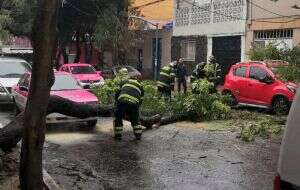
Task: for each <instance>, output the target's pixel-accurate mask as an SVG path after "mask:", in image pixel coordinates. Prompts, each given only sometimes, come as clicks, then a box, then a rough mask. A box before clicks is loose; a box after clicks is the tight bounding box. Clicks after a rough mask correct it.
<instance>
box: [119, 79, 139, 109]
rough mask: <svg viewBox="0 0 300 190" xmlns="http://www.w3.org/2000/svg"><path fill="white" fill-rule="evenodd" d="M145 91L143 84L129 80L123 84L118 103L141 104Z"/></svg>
mask: <svg viewBox="0 0 300 190" xmlns="http://www.w3.org/2000/svg"><path fill="white" fill-rule="evenodd" d="M143 96H144V90H143V87H142V84H141V83H140V82H139V81H137V80H133V79H129V80H127V81H125V82H124V83H122V85H121V90H120V94H119V97H118V101H120V102H129V103H133V104H140V103H141V100H142V97H143Z"/></svg>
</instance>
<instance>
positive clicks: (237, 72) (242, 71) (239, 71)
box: [234, 67, 247, 77]
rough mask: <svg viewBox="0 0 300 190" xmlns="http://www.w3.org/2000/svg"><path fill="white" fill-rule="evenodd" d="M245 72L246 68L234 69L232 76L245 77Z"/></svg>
mask: <svg viewBox="0 0 300 190" xmlns="http://www.w3.org/2000/svg"><path fill="white" fill-rule="evenodd" d="M246 71H247V67H239V68H236V69H235V71H234V76H237V77H246Z"/></svg>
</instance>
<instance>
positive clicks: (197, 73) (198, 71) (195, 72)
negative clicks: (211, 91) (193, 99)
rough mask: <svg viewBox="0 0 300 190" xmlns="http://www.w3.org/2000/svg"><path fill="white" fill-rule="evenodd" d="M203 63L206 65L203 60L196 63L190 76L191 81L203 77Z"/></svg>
mask: <svg viewBox="0 0 300 190" xmlns="http://www.w3.org/2000/svg"><path fill="white" fill-rule="evenodd" d="M205 65H206V63H205V62H201V63H198V64H197V65H196V68H195V70H193V73H192V76H191V83H193V82H195V81H196V80H199V79H204V78H205V71H204V67H205Z"/></svg>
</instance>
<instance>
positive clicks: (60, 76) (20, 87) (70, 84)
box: [12, 71, 98, 127]
mask: <svg viewBox="0 0 300 190" xmlns="http://www.w3.org/2000/svg"><path fill="white" fill-rule="evenodd" d="M30 78H31V74H30V73H25V74H24V75H23V76H22V77H21V79H20V81H19V83H18V84H17V85H16V86H14V87H13V88H12V95H13V98H14V103H15V106H16V110H19V111H23V110H25V107H26V102H27V96H28V91H29V84H30ZM50 94H52V95H57V96H60V97H62V98H65V99H68V100H71V101H74V102H78V103H85V104H98V98H97V97H96V96H95V95H94V94H92V93H90V92H89V91H87V90H84V89H82V87H81V86H80V85H79V84H78V82H77V81H76V80H75V79H74V78H73V77H72V75H71V74H69V73H66V72H60V71H55V83H54V85H53V86H52V88H51V92H50ZM81 121H86V122H87V123H88V125H89V126H90V127H93V126H95V125H96V123H97V118H87V119H79V118H73V117H68V116H65V115H62V114H59V113H53V114H50V115H48V116H47V120H46V122H47V123H70V122H81Z"/></svg>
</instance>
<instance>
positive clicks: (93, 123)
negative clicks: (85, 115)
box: [87, 120, 98, 128]
mask: <svg viewBox="0 0 300 190" xmlns="http://www.w3.org/2000/svg"><path fill="white" fill-rule="evenodd" d="M97 122H98V121H97V120H92V121H88V122H87V124H88V127H89V128H95V127H96V125H97Z"/></svg>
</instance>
